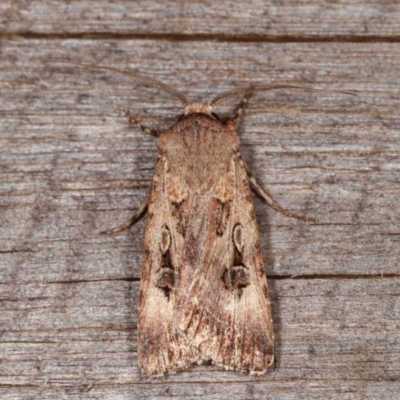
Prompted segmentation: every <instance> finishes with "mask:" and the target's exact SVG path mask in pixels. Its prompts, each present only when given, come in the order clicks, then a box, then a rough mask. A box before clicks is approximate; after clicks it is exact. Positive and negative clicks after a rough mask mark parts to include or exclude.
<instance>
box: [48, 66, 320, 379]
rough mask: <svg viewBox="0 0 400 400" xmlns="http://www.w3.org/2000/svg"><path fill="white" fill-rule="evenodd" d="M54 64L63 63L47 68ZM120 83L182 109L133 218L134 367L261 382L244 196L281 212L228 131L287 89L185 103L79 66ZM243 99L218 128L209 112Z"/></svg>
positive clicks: (264, 348)
mask: <svg viewBox="0 0 400 400" xmlns="http://www.w3.org/2000/svg"><path fill="white" fill-rule="evenodd" d="M55 61H58V62H66V63H70V64H76V63H72V62H69V61H68V62H67V61H61V60H55ZM79 65H82V66H85V67H89V68H93V69H101V70H103V69H105V70H111V71H116V72H119V73H123V74H125V75H129V76H131V77H133V78H135V79H137V80H139V81H141V82H142V83H145V84H147V85H150V86H153V87H157V88H159V89H161V90H163V91H165V92H168V93H169V94H170V95H172V96H173V97H175V98H176V99H178V100H179V101H180V102H181V103H183V105H184V107H185V109H184V114H183V115H182V116H181V117H180V118H179V120H178V121H177V122H176V124H175V125H173V126H172V127H171V128H169V129H167V130H164V131H162V132H159V133H155V132H153V131H151V130H149V129H147V128H144V127H142V126H141V125H140V124H138V123H137V121H136V120H135V119H134V118H133V117H132V116H130V121H131V122H132V123H134V124H135V125H137V126H140V127H141V128H142V129H143V130H145V132H147V133H152V134H155V135H156V136H157V137H158V140H159V144H158V149H159V157H158V160H157V163H156V166H155V169H154V175H153V180H152V186H151V191H150V194H149V196H148V197H147V198H146V200H145V201H144V202H143V203H142V204H141V206H140V207H139V209H138V210H137V211H136V213H135V214H134V216H133V217H132V219H131V220H130V221H129V222H127V223H126V224H124V225H123V226H121V227H119V228H115V229H112V230H110V231H106V232H105V233H113V232H118V231H121V230H123V229H126V228H129V227H130V226H132V225H133V224H134V223H135V222H136V221H137V220H138V219H140V218H141V217H142V216H143V215H144V214H145V213H146V211H147V225H146V233H145V245H144V246H145V248H144V256H143V268H142V276H141V284H140V305H139V320H138V321H139V322H138V362H139V366H140V369H141V370H142V371H143V372H144V373H146V374H148V375H155V376H157V375H163V374H164V373H167V372H171V371H176V370H178V369H182V368H186V367H189V366H190V365H192V364H194V363H199V362H201V361H204V360H211V361H212V362H213V363H215V364H217V365H222V366H224V367H225V368H227V369H232V370H238V371H247V372H250V373H252V374H264V373H265V372H266V370H267V368H268V366H269V365H271V364H272V363H273V360H274V334H273V325H272V318H271V309H270V302H269V298H268V289H267V279H266V275H265V271H264V265H263V259H262V254H261V249H260V239H259V234H258V229H257V221H256V217H255V212H254V206H253V200H252V193H251V192H252V191H253V192H255V193H256V194H257V195H258V196H260V197H261V198H263V199H264V200H265V201H266V202H267V203H268V204H269V205H270V206H272V207H273V208H274V209H276V210H278V211H280V212H282V213H283V214H285V215H286V216H289V217H294V218H298V219H304V220H306V218H304V217H299V216H296V215H294V214H292V213H290V212H288V211H286V210H284V209H282V208H281V207H280V206H279V205H278V204H276V203H275V202H274V200H273V199H272V198H271V197H270V196H269V195H268V194H267V193H265V192H264V191H263V189H262V188H261V187H260V185H258V183H257V182H256V180H255V179H254V177H252V175H251V174H250V171H249V168H248V166H247V165H246V163H245V161H244V160H243V159H242V156H241V154H240V150H239V137H238V135H237V133H236V128H237V125H238V123H239V120H240V115H241V112H242V109H243V105H244V104H245V103H246V102H247V98H248V95H250V94H251V93H252V92H254V91H262V90H271V89H281V88H294V89H305V90H313V89H308V88H301V87H296V86H288V85H281V86H247V87H242V88H238V89H235V90H232V91H229V92H226V93H223V94H221V95H219V96H217V97H215V98H214V99H213V100H212V101H211V102H210V103H209V104H200V103H192V104H190V103H188V101H187V100H186V98H185V97H184V96H183V95H182V94H181V93H179V92H178V91H176V90H175V89H173V88H171V87H169V86H167V85H165V84H163V83H161V82H158V81H155V80H153V79H150V78H146V77H143V76H141V75H137V74H136V73H134V72H131V71H125V70H118V69H115V68H109V67H97V66H92V65H86V64H79ZM238 95H243V96H244V98H243V100H242V103H241V105H240V106H239V107H238V110H237V112H236V114H235V116H233V117H232V118H231V119H229V120H228V121H226V122H221V121H220V119H219V118H218V116H217V115H216V114H214V113H213V112H212V106H214V105H216V104H217V103H219V102H221V101H222V100H225V99H227V98H229V97H232V96H238Z"/></svg>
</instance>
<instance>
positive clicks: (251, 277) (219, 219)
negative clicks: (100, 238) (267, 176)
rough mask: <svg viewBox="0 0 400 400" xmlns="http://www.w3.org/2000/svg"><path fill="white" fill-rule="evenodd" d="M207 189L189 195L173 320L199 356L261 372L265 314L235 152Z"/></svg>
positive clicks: (243, 176)
mask: <svg viewBox="0 0 400 400" xmlns="http://www.w3.org/2000/svg"><path fill="white" fill-rule="evenodd" d="M221 187H226V188H229V187H231V188H233V190H232V193H231V195H228V196H222V197H224V198H221V196H219V190H220V188H221ZM214 189H215V190H214V193H213V194H212V195H211V196H210V195H209V194H208V196H206V195H193V196H192V197H193V198H192V201H191V208H190V215H189V219H188V223H187V232H186V238H185V246H184V251H183V253H182V262H181V264H180V281H179V286H178V288H177V289H178V290H177V298H176V314H175V319H176V323H177V326H179V328H180V329H181V330H182V332H184V333H185V335H186V336H187V337H188V339H189V341H190V342H191V344H192V345H193V346H195V347H196V348H197V349H198V350H199V351H200V353H201V355H202V357H203V358H209V359H211V360H213V361H214V362H215V363H217V364H222V365H224V366H225V367H227V368H229V369H236V370H243V371H249V372H251V373H256V374H262V373H264V372H265V371H266V369H267V367H268V366H269V365H270V364H271V363H272V362H273V352H274V339H273V329H272V319H271V311H270V305H269V299H268V291H267V281H266V276H265V271H264V266H263V261H262V255H261V251H260V241H259V236H258V229H257V222H256V218H255V213H254V206H253V201H252V197H251V192H250V188H249V183H248V176H247V173H246V170H245V168H244V165H243V162H242V160H241V158H240V155H239V154H238V153H234V154H233V155H232V158H231V160H230V166H229V172H228V173H227V174H226V175H225V176H222V177H221V178H220V182H219V183H218V185H216V186H215V188H214ZM221 200H223V201H221Z"/></svg>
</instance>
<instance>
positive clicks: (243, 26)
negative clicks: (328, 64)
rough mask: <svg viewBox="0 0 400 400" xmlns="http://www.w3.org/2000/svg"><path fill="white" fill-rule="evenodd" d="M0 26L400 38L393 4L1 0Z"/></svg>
mask: <svg viewBox="0 0 400 400" xmlns="http://www.w3.org/2000/svg"><path fill="white" fill-rule="evenodd" d="M1 10H2V13H1V15H2V17H1V19H0V30H1V31H2V32H4V33H6V34H13V35H24V36H25V35H32V34H40V35H71V34H73V35H96V34H97V35H100V36H110V35H112V34H119V35H122V37H123V35H128V36H129V35H142V36H147V37H148V36H149V35H154V36H157V35H158V36H160V38H161V39H162V38H164V37H165V36H167V37H171V38H173V37H174V36H175V38H180V39H182V38H184V37H187V38H188V37H196V36H198V35H202V36H204V37H205V38H213V37H214V38H219V39H221V40H226V39H229V38H241V39H243V40H254V39H260V38H264V39H270V40H274V39H277V38H285V39H290V40H304V39H316V38H318V39H321V38H324V39H328V40H329V39H337V38H341V39H344V40H354V39H355V38H384V39H387V38H398V33H399V29H400V22H399V21H400V6H399V4H398V2H396V1H382V0H373V1H365V0H352V1H351V2H348V1H330V0H325V1H318V0H309V1H295V0H292V1H274V2H266V1H262V0H249V1H246V2H235V1H223V2H215V1H214V2H211V1H208V0H203V1H191V2H185V1H162V0H159V1H148V0H140V1H121V0H119V1H110V0H101V1H98V0H85V1H80V2H72V3H71V2H69V1H65V0H52V1H46V2H26V1H23V0H3V1H2V6H1Z"/></svg>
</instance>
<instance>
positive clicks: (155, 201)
mask: <svg viewBox="0 0 400 400" xmlns="http://www.w3.org/2000/svg"><path fill="white" fill-rule="evenodd" d="M165 164H166V160H165V159H163V158H160V159H159V160H158V162H157V165H156V168H155V170H154V177H153V183H152V189H151V195H150V200H149V209H148V217H147V225H146V234H145V251H144V261H143V268H142V278H141V284H140V306H139V322H138V359H139V366H140V368H141V369H142V370H143V371H144V372H146V373H147V374H148V375H162V374H164V373H165V372H169V371H174V370H176V369H180V368H185V367H188V366H189V365H191V364H193V363H194V362H196V361H197V360H199V358H200V354H199V352H198V351H197V350H196V349H195V348H194V347H192V346H191V345H190V344H189V342H188V340H187V338H186V336H185V335H184V334H183V332H182V331H180V330H179V329H177V328H176V327H175V326H174V325H173V317H174V301H175V280H176V269H175V267H176V263H177V249H176V246H177V245H178V246H179V241H181V242H183V238H181V239H180V235H179V234H176V232H174V229H176V226H173V224H172V226H171V221H170V220H171V204H170V202H169V201H168V196H167V195H166V190H167V189H166V185H167V183H166V181H167V179H166V165H165ZM177 236H178V238H177ZM177 241H178V243H177ZM178 258H179V257H178Z"/></svg>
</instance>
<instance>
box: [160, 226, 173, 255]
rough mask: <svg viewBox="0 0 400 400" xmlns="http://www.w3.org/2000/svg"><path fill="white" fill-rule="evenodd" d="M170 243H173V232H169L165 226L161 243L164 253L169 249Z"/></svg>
mask: <svg viewBox="0 0 400 400" xmlns="http://www.w3.org/2000/svg"><path fill="white" fill-rule="evenodd" d="M170 245H171V234H170V233H169V230H168V228H167V227H166V226H164V228H163V229H162V232H161V243H160V247H161V251H162V253H163V254H165V253H166V252H167V251H168V249H169V246H170Z"/></svg>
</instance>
